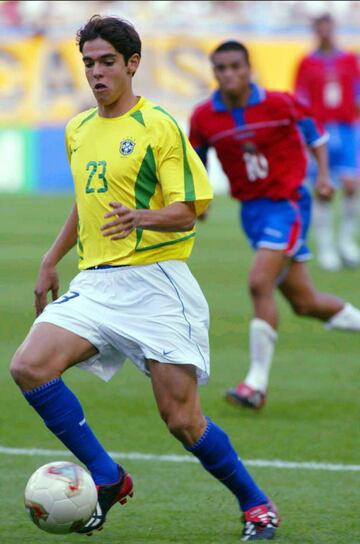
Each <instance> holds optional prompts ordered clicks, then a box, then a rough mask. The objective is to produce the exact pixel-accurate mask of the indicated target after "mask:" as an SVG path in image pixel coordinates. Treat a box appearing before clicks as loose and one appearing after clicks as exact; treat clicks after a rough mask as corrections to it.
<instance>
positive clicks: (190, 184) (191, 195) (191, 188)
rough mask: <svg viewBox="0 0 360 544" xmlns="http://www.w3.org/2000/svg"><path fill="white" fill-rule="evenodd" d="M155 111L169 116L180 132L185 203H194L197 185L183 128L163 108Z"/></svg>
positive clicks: (157, 107)
mask: <svg viewBox="0 0 360 544" xmlns="http://www.w3.org/2000/svg"><path fill="white" fill-rule="evenodd" d="M154 110H158V111H161V113H164V114H165V115H167V116H168V117H169V118H170V119H171V120H172V121H173V123H174V124H175V126H176V128H177V129H178V131H179V134H180V138H181V144H182V149H183V155H184V188H185V191H184V192H185V201H187V202H193V201H194V200H196V196H195V185H194V178H193V175H192V172H191V168H190V165H189V161H188V158H187V153H186V141H185V138H184V134H183V132H182V130H181V128H180V127H179V125H178V123H177V121H176V120H175V119H174V117H173V116H172V115H170V113H168V112H167V111H166V110H164V109H163V108H162V107H161V106H155V107H154Z"/></svg>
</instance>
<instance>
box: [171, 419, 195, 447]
mask: <svg viewBox="0 0 360 544" xmlns="http://www.w3.org/2000/svg"><path fill="white" fill-rule="evenodd" d="M166 425H167V427H168V429H169V431H170V432H171V434H172V435H174V436H175V437H176V438H177V439H178V440H180V441H181V442H184V443H185V442H188V441H189V436H192V434H193V428H194V426H195V422H194V418H193V416H192V415H191V414H187V413H173V414H171V415H169V416H168V417H167V418H166Z"/></svg>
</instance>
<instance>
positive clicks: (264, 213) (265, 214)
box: [240, 186, 311, 261]
mask: <svg viewBox="0 0 360 544" xmlns="http://www.w3.org/2000/svg"><path fill="white" fill-rule="evenodd" d="M299 192H300V198H299V200H298V201H292V200H285V199H283V200H271V199H270V198H256V199H254V200H248V201H245V202H242V204H241V210H240V219H241V224H242V227H243V229H244V232H245V234H246V236H247V239H248V242H249V244H250V245H251V247H252V248H253V249H260V248H268V249H274V250H278V251H284V252H285V254H286V255H288V256H289V257H291V258H292V259H294V260H295V261H307V260H308V259H310V258H311V252H310V250H309V248H308V247H307V245H306V236H307V232H308V230H309V226H310V221H311V196H310V193H309V191H308V189H306V187H304V186H302V187H301V188H300V190H299Z"/></svg>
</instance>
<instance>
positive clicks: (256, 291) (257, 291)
mask: <svg viewBox="0 0 360 544" xmlns="http://www.w3.org/2000/svg"><path fill="white" fill-rule="evenodd" d="M272 289H273V286H272V285H270V284H269V280H268V278H267V277H266V276H265V275H264V274H250V277H249V291H250V294H251V296H252V297H253V298H258V297H261V296H264V295H266V294H268V293H269V292H270V291H271V290H272Z"/></svg>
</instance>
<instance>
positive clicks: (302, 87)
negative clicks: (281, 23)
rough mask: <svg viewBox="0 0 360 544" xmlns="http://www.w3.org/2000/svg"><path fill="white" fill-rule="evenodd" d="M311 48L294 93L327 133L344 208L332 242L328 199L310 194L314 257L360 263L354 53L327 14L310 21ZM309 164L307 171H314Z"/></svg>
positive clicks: (330, 265) (328, 264) (326, 263)
mask: <svg viewBox="0 0 360 544" xmlns="http://www.w3.org/2000/svg"><path fill="white" fill-rule="evenodd" d="M313 28H314V32H315V36H316V40H317V48H316V49H315V51H313V52H311V53H310V54H308V55H306V56H305V57H304V58H303V59H302V60H301V62H300V64H299V66H298V68H297V73H296V82H295V92H296V95H297V96H298V97H299V98H300V99H301V100H304V101H306V102H307V103H308V104H309V105H310V106H311V109H312V111H313V112H314V114H315V115H316V117H317V118H318V119H319V120H320V121H321V122H322V123H324V125H325V128H326V131H327V132H328V134H329V135H330V140H329V159H330V167H331V173H332V177H333V179H334V180H337V181H338V182H340V184H341V186H342V193H343V198H342V209H341V221H340V231H339V238H338V241H337V242H335V236H334V228H333V218H332V209H333V206H332V204H331V202H330V201H328V200H324V199H321V198H317V197H316V195H315V200H314V235H315V241H316V245H317V259H318V263H319V265H320V266H321V267H322V268H324V269H325V270H333V271H335V270H338V269H339V268H340V266H341V264H342V263H343V264H344V265H345V266H350V267H354V266H359V265H360V249H359V247H358V245H357V243H356V237H357V234H358V230H357V224H358V215H359V209H358V193H357V189H358V185H359V171H358V161H357V153H358V150H357V145H356V127H355V123H356V120H357V117H358V106H359V100H360V77H359V68H358V61H357V58H356V56H355V55H354V54H352V53H347V52H345V51H342V50H341V49H339V48H338V46H337V44H336V40H335V23H334V20H333V18H332V17H331V15H322V16H321V17H318V18H317V19H315V21H314V25H313ZM313 170H314V168H310V176H312V177H313V176H314V172H313Z"/></svg>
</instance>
